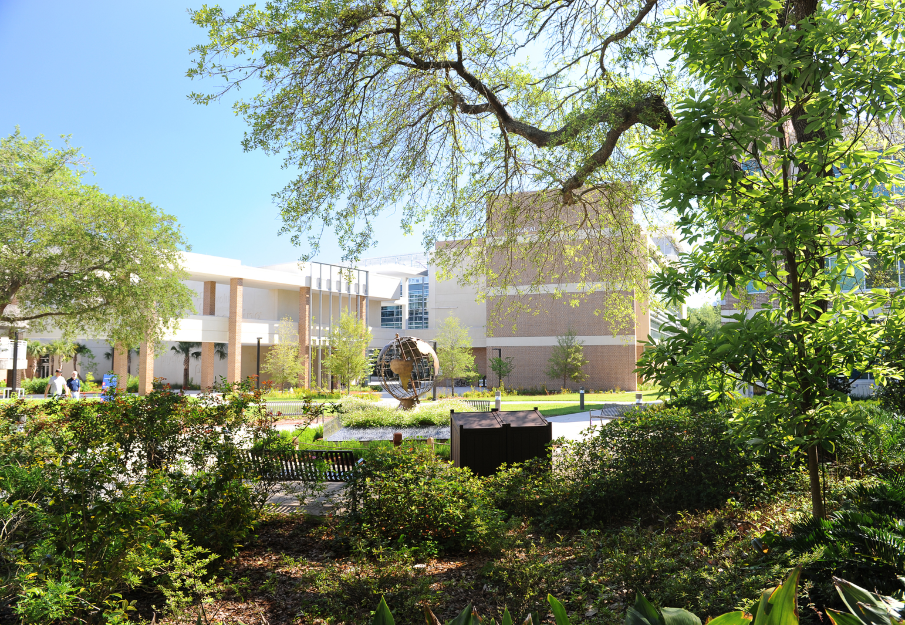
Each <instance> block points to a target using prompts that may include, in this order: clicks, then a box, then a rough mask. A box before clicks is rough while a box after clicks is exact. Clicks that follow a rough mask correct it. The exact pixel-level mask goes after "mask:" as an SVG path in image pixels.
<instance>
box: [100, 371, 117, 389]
mask: <svg viewBox="0 0 905 625" xmlns="http://www.w3.org/2000/svg"><path fill="white" fill-rule="evenodd" d="M110 388H116V376H115V375H114V374H112V373H105V374H104V381H103V382H101V390H102V391H106V390H107V389H110Z"/></svg>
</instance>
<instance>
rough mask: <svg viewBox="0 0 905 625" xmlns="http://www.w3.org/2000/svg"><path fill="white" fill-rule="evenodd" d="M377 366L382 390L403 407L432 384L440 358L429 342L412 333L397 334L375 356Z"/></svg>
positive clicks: (438, 369) (428, 389) (409, 404)
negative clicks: (438, 358) (405, 334)
mask: <svg viewBox="0 0 905 625" xmlns="http://www.w3.org/2000/svg"><path fill="white" fill-rule="evenodd" d="M377 370H378V371H379V372H380V382H381V385H382V386H383V388H384V390H385V391H386V392H387V393H389V394H390V395H392V396H393V397H395V398H396V399H398V400H399V403H400V404H401V405H402V407H403V408H405V409H406V410H408V409H410V408H414V407H415V405H416V404H417V403H418V401H419V400H418V398H419V397H420V396H422V395H424V394H425V393H428V392H429V391H430V390H431V389H432V388H434V378H435V377H436V376H437V374H438V373H439V371H440V362H439V360H437V354H435V353H434V350H433V349H431V346H430V345H428V344H427V343H425V342H424V341H422V340H421V339H417V338H415V337H413V336H402V337H400V336H399V335H398V334H397V335H396V338H395V339H393V340H392V341H390V342H389V343H388V344H387V345H386V347H384V348H383V349H382V350H380V355H378V356H377Z"/></svg>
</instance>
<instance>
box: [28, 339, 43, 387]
mask: <svg viewBox="0 0 905 625" xmlns="http://www.w3.org/2000/svg"><path fill="white" fill-rule="evenodd" d="M45 353H47V346H46V345H45V344H44V343H42V342H41V341H36V340H34V339H32V340H30V341H29V342H28V347H27V348H26V349H25V354H26V355H27V356H28V360H29V361H30V362H31V377H32V378H36V377H38V363H39V362H41V356H43V355H44V354H45Z"/></svg>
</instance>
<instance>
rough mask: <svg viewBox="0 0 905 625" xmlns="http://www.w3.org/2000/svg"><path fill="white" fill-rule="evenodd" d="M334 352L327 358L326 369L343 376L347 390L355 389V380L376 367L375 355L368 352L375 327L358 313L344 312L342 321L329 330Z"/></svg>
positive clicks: (342, 383)
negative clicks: (372, 328)
mask: <svg viewBox="0 0 905 625" xmlns="http://www.w3.org/2000/svg"><path fill="white" fill-rule="evenodd" d="M328 339H329V341H330V353H329V354H328V355H327V357H326V358H324V370H325V371H326V372H327V373H329V374H330V375H335V376H336V377H337V378H339V383H340V385H345V387H346V391H347V392H351V391H352V382H353V381H355V380H359V379H361V378H364V377H365V376H367V375H369V374H370V372H371V369H373V366H374V365H373V357H372V356H368V354H367V349H368V344H369V343H370V342H371V329H370V328H369V327H368V324H366V323H365V322H364V321H362V320H361V319H359V318H358V316H357V315H353V314H349V313H346V312H344V313H343V314H342V315H341V316H340V318H339V323H338V324H336V325H334V326H333V329H332V330H330V333H329V334H328Z"/></svg>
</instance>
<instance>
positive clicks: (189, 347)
mask: <svg viewBox="0 0 905 625" xmlns="http://www.w3.org/2000/svg"><path fill="white" fill-rule="evenodd" d="M199 347H201V343H196V342H193V341H179V342H178V343H176V344H175V345H173V346H172V347H170V351H172V352H175V353H177V354H179V355H180V356H182V390H187V389H188V386H189V360H190V359H192V358H194V359H195V360H198V359H199V358H200V357H201V352H200V351H195V350H197V349H198V348H199Z"/></svg>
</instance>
